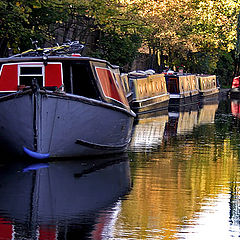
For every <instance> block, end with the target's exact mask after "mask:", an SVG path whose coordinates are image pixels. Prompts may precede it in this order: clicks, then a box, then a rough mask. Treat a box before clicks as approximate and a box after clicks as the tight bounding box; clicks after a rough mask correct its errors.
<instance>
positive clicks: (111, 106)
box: [0, 89, 136, 117]
mask: <svg viewBox="0 0 240 240" xmlns="http://www.w3.org/2000/svg"><path fill="white" fill-rule="evenodd" d="M38 92H39V93H40V94H42V95H46V96H47V97H52V98H61V99H65V100H72V101H78V102H82V103H85V104H89V105H94V106H101V107H105V108H108V109H112V110H115V111H120V112H123V113H125V114H128V115H130V116H131V117H136V114H135V113H134V112H133V111H132V110H130V111H128V110H127V109H124V108H121V107H119V106H116V105H114V104H112V103H108V102H102V101H99V100H96V99H93V98H87V97H83V96H78V95H73V94H68V93H65V92H52V91H48V90H38ZM27 94H34V92H33V90H32V89H28V90H24V91H18V92H15V93H10V94H7V95H4V96H0V102H2V101H7V100H9V99H14V98H18V97H21V96H23V95H27Z"/></svg>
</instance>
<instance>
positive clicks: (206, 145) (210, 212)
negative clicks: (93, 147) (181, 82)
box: [0, 99, 240, 240]
mask: <svg viewBox="0 0 240 240" xmlns="http://www.w3.org/2000/svg"><path fill="white" fill-rule="evenodd" d="M239 157H240V103H238V102H236V101H232V102H231V101H230V100H229V99H225V100H221V101H216V102H212V103H209V104H205V105H203V106H199V107H198V108H196V109H194V108H192V109H186V110H185V111H181V112H169V113H167V114H165V115H162V116H158V117H154V118H148V119H142V120H140V121H139V122H138V123H137V124H136V125H135V128H134V131H133V139H132V142H131V145H130V147H129V151H128V153H127V154H123V155H120V156H114V157H113V156H112V157H108V158H98V159H85V160H71V159H69V160H64V161H55V162H47V163H34V164H33V163H29V162H27V161H18V159H16V161H11V162H10V161H4V162H2V163H1V165H0V240H6V239H19V240H20V239H31V240H32V239H42V240H53V239H94V240H101V239H190V240H192V239H200V240H201V239H203V240H207V239H211V240H212V239H218V240H219V239H220V240H221V239H223V240H227V239H240V159H239Z"/></svg>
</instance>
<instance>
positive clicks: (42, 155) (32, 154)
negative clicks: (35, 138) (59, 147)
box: [23, 147, 50, 159]
mask: <svg viewBox="0 0 240 240" xmlns="http://www.w3.org/2000/svg"><path fill="white" fill-rule="evenodd" d="M23 150H24V152H25V153H26V154H27V155H28V156H30V157H32V158H36V159H45V158H49V156H50V154H49V153H38V152H34V151H31V150H29V149H28V148H26V147H23Z"/></svg>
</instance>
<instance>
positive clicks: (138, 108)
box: [128, 70, 169, 117]
mask: <svg viewBox="0 0 240 240" xmlns="http://www.w3.org/2000/svg"><path fill="white" fill-rule="evenodd" d="M128 78H129V82H130V89H131V90H132V92H133V97H132V101H131V107H132V110H133V111H134V112H135V113H136V114H137V116H138V117H144V116H149V114H151V113H153V112H159V111H164V110H167V109H168V102H169V93H168V92H167V88H166V81H165V78H164V74H155V72H154V71H153V70H147V71H134V72H130V73H129V74H128Z"/></svg>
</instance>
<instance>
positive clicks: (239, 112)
mask: <svg viewBox="0 0 240 240" xmlns="http://www.w3.org/2000/svg"><path fill="white" fill-rule="evenodd" d="M231 111H232V115H233V116H235V117H237V118H240V100H237V99H232V100H231Z"/></svg>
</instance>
